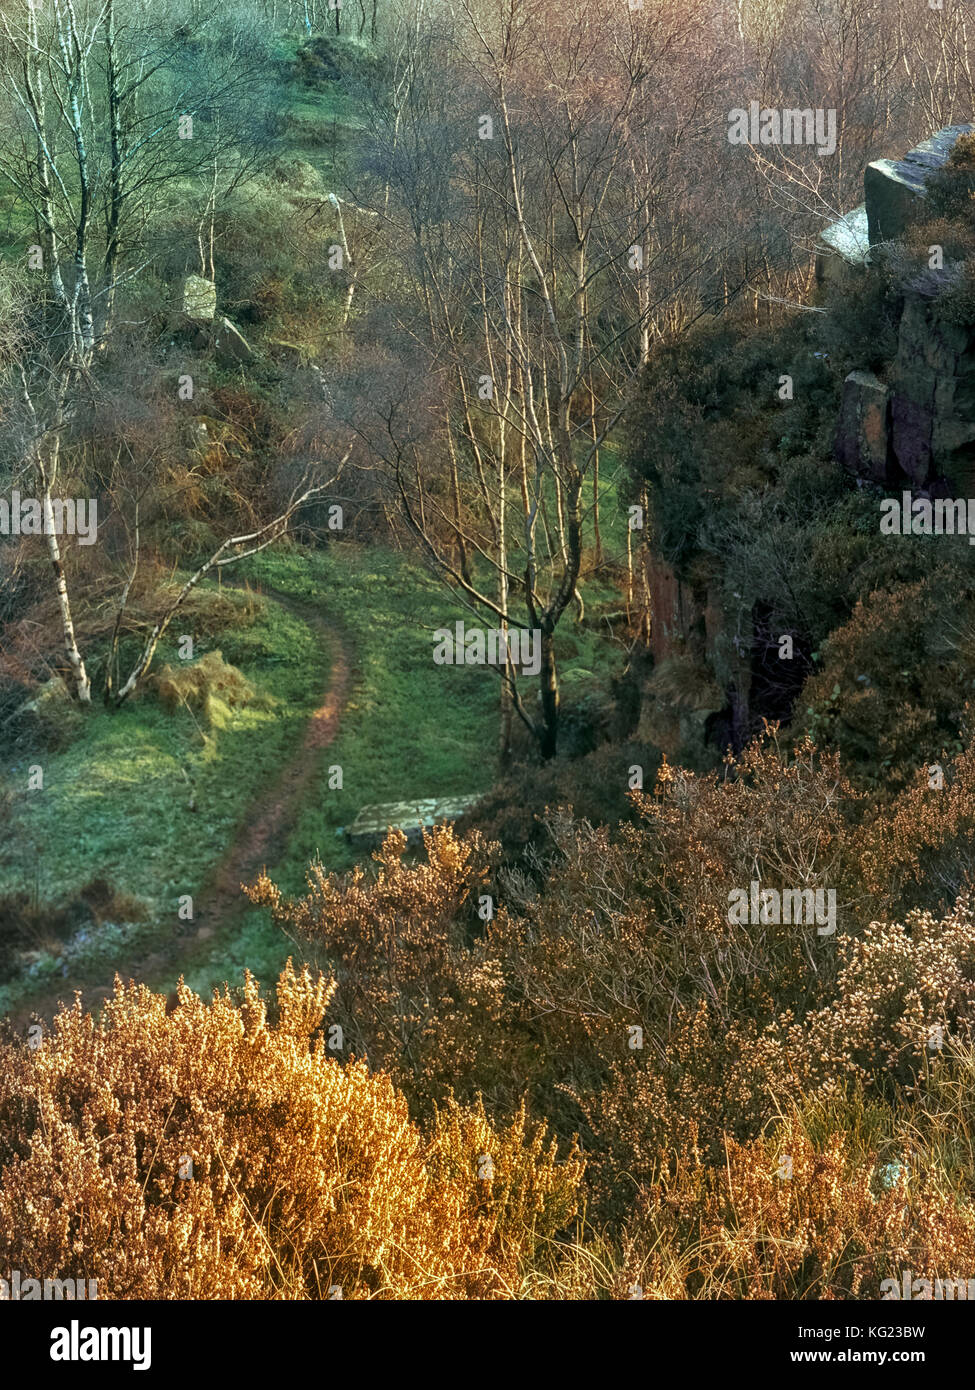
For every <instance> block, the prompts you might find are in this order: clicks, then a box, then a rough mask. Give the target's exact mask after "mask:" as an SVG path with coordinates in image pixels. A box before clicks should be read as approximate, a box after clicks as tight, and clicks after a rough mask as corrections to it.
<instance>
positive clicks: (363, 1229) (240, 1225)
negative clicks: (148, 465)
mask: <svg viewBox="0 0 975 1390" xmlns="http://www.w3.org/2000/svg"><path fill="white" fill-rule="evenodd" d="M973 767H975V759H973V755H972V752H971V751H970V750H969V751H966V752H964V753H963V754H962V755H961V756H960V757H958V758H956V759H955V761H954V762H953V763H949V762H947V761H946V765H945V774H946V783H945V787H944V788H943V789H942V791H941V792H936V791H932V790H930V789H929V788H928V787H927V783H926V780H925V781H924V783H923V784H922V783H920V782H919V783H918V785H917V786H914V785H910V786H907V787H906V788H905V790H904V791H903V792H901V793H900V794H899V796H897V797H895V798H894V799H893V801H888V802H887V803H886V804H883V805H879V804H878V803H877V802H876V801H871V800H870V799H869V798H868V797H867V796H866V794H865V793H863V792H855V791H854V790H853V789H852V788H851V787H850V786H849V785H848V783H847V782H846V780H845V778H844V776H843V773H842V771H841V768H840V766H839V764H838V762H837V759H836V758H835V757H833V756H829V755H819V754H818V753H817V752H816V750H815V749H814V748H813V746H812V745H811V743H809V742H808V741H805V742H801V743H800V744H799V745H798V746H797V747H796V748H794V749H793V750H792V751H791V753H789V754H786V752H785V751H784V750H783V749H782V748H781V747H780V746H779V743H778V740H777V735H776V731H775V730H774V729H770V730H768V732H767V735H766V737H765V738H764V739H762V740H761V741H759V742H757V743H756V744H755V745H753V746H752V747H751V748H749V749H747V750H746V752H745V753H744V754H743V755H742V756H741V757H740V758H739V759H737V760H729V761H728V763H727V764H726V766H725V768H724V770H723V772H722V773H721V774H710V775H707V776H700V777H696V776H693V775H692V774H690V773H688V772H686V771H683V770H681V769H678V768H673V767H670V766H669V765H667V764H666V763H665V764H664V765H663V767H662V769H661V772H660V776H659V778H658V782H657V785H656V787H655V789H654V792H653V794H652V795H643V794H634V795H633V798H632V800H633V805H634V811H635V819H634V822H633V823H631V824H629V825H621V826H619V827H617V828H616V829H613V830H611V829H607V828H605V827H595V826H593V825H591V824H589V823H588V822H586V821H581V820H578V819H576V818H575V817H573V815H572V813H571V811H570V810H568V809H565V808H563V809H556V810H552V811H550V812H547V813H546V819H545V825H546V829H547V834H548V843H547V849H546V850H545V851H544V852H535V851H533V852H532V854H531V855H530V856H529V858H528V859H526V861H524V862H523V863H522V864H521V865H520V866H518V867H512V866H511V865H507V866H504V865H502V864H501V863H500V856H499V854H498V849H497V846H495V845H491V844H488V843H486V842H485V841H484V840H483V839H482V837H481V836H480V835H478V834H477V833H473V834H470V835H467V836H460V835H458V834H456V833H455V832H454V831H453V830H451V829H449V828H440V829H437V830H434V831H432V832H430V833H429V834H427V835H426V836H425V841H424V849H423V853H422V854H420V855H412V854H410V855H408V854H407V846H406V841H405V838H404V837H403V836H402V835H397V834H391V835H390V836H389V837H388V839H387V840H386V843H385V844H384V845H383V847H382V849H381V850H379V851H378V852H377V853H376V855H375V856H374V857H375V861H376V862H375V866H374V869H373V870H372V871H371V872H366V871H365V870H363V869H357V870H356V871H355V872H353V873H352V874H351V875H349V876H348V877H347V878H344V879H343V878H339V877H336V876H334V875H329V874H327V873H326V872H325V871H324V870H323V869H322V867H321V866H320V865H315V866H312V868H311V870H310V872H309V876H308V891H307V893H306V894H305V895H304V896H303V897H301V898H300V899H296V900H289V899H286V898H285V897H284V896H283V895H282V894H281V893H280V891H279V890H278V888H277V887H276V886H275V884H274V883H273V882H271V880H270V879H269V878H267V877H266V876H263V877H262V878H261V879H260V880H259V881H258V882H257V883H256V884H254V885H253V886H252V887H251V888H250V889H249V890H248V891H249V894H250V897H251V899H252V901H254V902H256V903H260V904H262V905H264V906H266V907H268V908H269V909H270V911H271V914H272V917H273V919H274V920H275V922H276V923H277V924H278V925H279V926H280V927H281V928H282V929H283V930H284V931H286V932H287V933H288V934H289V935H290V936H291V937H292V939H293V940H295V941H296V942H297V943H298V944H299V945H300V946H301V947H302V949H303V950H305V951H306V952H307V954H308V957H309V960H310V962H311V964H310V965H309V966H308V967H306V968H305V969H304V971H303V972H302V973H301V974H295V973H294V972H293V971H292V970H291V968H290V967H289V969H288V971H286V972H285V974H284V975H283V976H282V979H281V981H280V983H279V986H278V999H277V1006H276V1010H275V1013H274V1019H273V1021H272V1022H269V1020H268V1016H267V1013H266V1008H265V1004H264V1003H263V1002H262V1000H261V998H260V996H259V993H258V989H257V986H256V985H255V983H254V982H253V981H252V980H248V983H247V985H246V988H245V990H244V997H243V1001H242V1002H241V1003H235V1002H233V1000H232V998H231V997H230V996H229V995H227V994H225V995H224V996H223V997H219V998H216V999H214V1001H213V1002H212V1003H209V1004H206V1003H203V1002H202V1001H201V1000H199V999H197V998H196V997H194V996H193V995H192V994H191V993H189V992H188V991H187V990H185V989H183V990H181V991H180V996H179V999H180V1002H179V1006H178V1008H176V1009H175V1011H173V1012H172V1013H171V1014H167V1013H166V1009H165V1004H164V1001H163V1000H162V999H160V998H157V997H155V996H153V995H152V994H150V993H148V992H147V991H146V990H144V989H140V988H137V987H135V986H129V987H125V988H123V987H122V986H121V985H119V987H118V989H117V992H116V996H115V998H114V1000H113V1001H112V1002H111V1003H110V1005H109V1006H108V1008H107V1009H106V1011H105V1016H104V1018H103V1019H102V1020H101V1021H100V1022H98V1023H95V1022H93V1021H92V1019H91V1018H89V1017H87V1016H85V1015H83V1014H82V1013H81V1011H80V1009H78V1008H75V1009H73V1010H68V1011H65V1012H64V1013H62V1014H61V1016H60V1018H59V1019H58V1021H57V1027H56V1029H55V1032H54V1033H53V1034H52V1035H51V1036H50V1037H49V1038H47V1039H46V1040H45V1044H44V1047H43V1048H42V1050H41V1051H39V1052H37V1053H31V1052H29V1051H28V1050H27V1049H26V1047H24V1046H22V1045H14V1044H9V1045H7V1046H5V1047H4V1049H3V1057H2V1059H0V1062H2V1068H0V1232H2V1234H0V1259H2V1260H4V1261H6V1262H7V1263H9V1264H10V1265H11V1266H14V1267H19V1268H21V1269H23V1270H31V1269H41V1270H50V1271H54V1272H57V1273H60V1274H61V1275H71V1274H74V1275H77V1276H84V1277H97V1278H99V1280H101V1281H103V1285H104V1288H105V1290H106V1291H111V1292H113V1293H116V1294H118V1295H120V1296H136V1295H142V1296H149V1297H151V1296H154V1295H158V1296H167V1297H204V1298H205V1297H219V1296H226V1297H239V1298H245V1297H289V1298H303V1297H312V1298H316V1297H326V1296H328V1291H329V1289H330V1288H331V1287H332V1286H333V1285H336V1284H340V1285H341V1286H342V1289H343V1294H344V1296H345V1297H347V1298H350V1297H391V1298H512V1297H515V1298H526V1297H527V1298H536V1299H548V1298H564V1299H582V1298H592V1297H612V1298H629V1297H632V1296H633V1287H634V1285H637V1286H638V1287H639V1288H640V1289H642V1290H643V1296H645V1297H656V1298H868V1297H876V1296H877V1293H878V1290H879V1287H880V1283H881V1281H882V1280H883V1279H885V1278H896V1277H898V1274H899V1271H900V1270H901V1269H902V1268H910V1269H911V1270H912V1271H913V1273H914V1275H915V1276H917V1277H941V1278H961V1277H964V1278H968V1277H972V1276H975V1211H973V1205H972V1192H973V1191H975V1101H973V1099H972V1097H973V1096H975V1060H973V1058H975V1040H973V1038H972V1022H973V1020H975V909H973V900H972V898H971V897H970V896H969V893H968V890H967V887H966V884H967V875H968V865H969V862H970V856H971V839H972V828H973V824H975V822H973V812H972V806H973V804H975V800H973V792H972V787H973V786H975V773H973V770H972V769H973ZM939 797H940V798H941V799H940V800H937V799H936V798H939ZM753 879H758V880H759V881H761V882H762V884H763V885H768V886H775V887H786V886H788V887H793V888H806V887H808V888H835V889H836V891H837V899H838V930H837V932H836V934H835V936H819V935H818V934H817V931H816V927H815V924H811V925H807V926H802V925H791V926H789V925H785V926H774V925H762V924H750V925H749V924H745V925H740V926H739V925H734V926H733V925H730V924H729V923H728V920H727V907H728V893H729V890H730V889H731V888H732V887H745V888H747V885H748V884H749V883H750V882H751V881H752V880H753ZM484 893H490V894H491V896H492V897H493V899H494V902H495V904H496V910H495V913H494V916H493V918H492V920H490V921H489V922H486V923H485V922H482V921H481V920H480V919H479V917H478V915H477V904H478V901H479V899H480V898H481V896H482V895H483V894H484ZM322 965H324V966H326V967H327V971H328V977H326V976H325V975H323V974H321V973H320V970H319V967H320V966H322ZM333 974H334V980H333V979H332V978H331V975H333ZM334 1024H340V1025H341V1027H342V1029H343V1030H344V1035H345V1038H344V1042H345V1046H344V1048H343V1049H342V1051H341V1052H340V1053H334V1054H333V1053H332V1052H330V1051H329V1050H328V1047H327V1045H326V1042H325V1041H323V1039H324V1038H325V1037H326V1036H327V1035H326V1033H325V1031H324V1030H325V1029H327V1028H331V1027H332V1026H333V1025H334ZM634 1029H639V1030H641V1032H640V1033H639V1034H635V1033H634ZM634 1042H636V1043H640V1044H642V1045H636V1046H634V1045H633V1044H634ZM576 1133H578V1134H579V1135H580V1143H581V1147H582V1149H583V1150H584V1151H585V1155H586V1166H585V1172H583V1167H582V1157H581V1152H580V1149H579V1148H578V1147H577V1145H576V1141H575V1137H574V1136H575V1135H576ZM184 1154H186V1155H189V1156H190V1157H191V1158H192V1159H193V1163H194V1177H193V1180H192V1181H185V1180H182V1179H180V1178H179V1177H178V1176H177V1174H178V1168H179V1163H180V1159H181V1156H182V1155H184ZM783 1157H788V1158H789V1159H790V1160H791V1176H780V1171H781V1170H782V1159H783ZM485 1160H488V1162H487V1164H485ZM891 1165H896V1167H892V1166H891ZM885 1170H886V1171H887V1172H888V1173H891V1172H893V1173H895V1174H896V1177H895V1178H894V1179H893V1180H891V1181H885V1180H884V1177H883V1174H884V1171H885ZM0 1267H2V1266H0Z"/></svg>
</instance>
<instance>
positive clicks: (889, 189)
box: [863, 125, 975, 246]
mask: <svg viewBox="0 0 975 1390" xmlns="http://www.w3.org/2000/svg"><path fill="white" fill-rule="evenodd" d="M973 130H975V126H972V125H953V126H946V127H945V128H944V129H943V130H939V131H937V132H936V133H935V134H934V135H932V136H931V137H930V139H928V140H925V141H923V143H922V144H920V145H917V146H915V148H914V149H913V150H909V151H908V153H907V154H906V155H904V156H903V158H902V159H875V160H874V162H873V163H872V164H868V165H867V168H866V171H865V173H864V176H863V191H864V195H865V198H866V209H867V230H868V234H869V238H870V245H871V246H876V245H877V243H878V242H881V241H898V240H900V239H901V238H902V237H903V236H904V233H905V232H906V231H907V229H908V228H909V227H910V226H911V224H912V223H914V222H917V221H919V220H920V219H921V218H923V216H924V202H925V199H926V197H927V192H926V189H925V183H926V181H927V178H928V176H929V175H930V174H932V173H934V171H935V170H936V169H940V168H941V167H942V166H943V165H944V164H945V162H946V161H947V159H948V156H949V155H950V154H951V151H952V149H953V148H954V146H955V142H956V141H957V139H958V137H959V136H960V135H970V134H971V133H972V131H973Z"/></svg>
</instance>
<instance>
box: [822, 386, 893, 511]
mask: <svg viewBox="0 0 975 1390" xmlns="http://www.w3.org/2000/svg"><path fill="white" fill-rule="evenodd" d="M888 416H889V392H888V389H887V387H886V386H885V385H884V383H883V382H882V381H881V380H880V378H879V377H876V376H874V374H873V372H851V373H850V374H849V376H848V377H847V378H846V380H845V381H844V383H843V400H842V404H841V406H840V417H839V421H838V422H837V429H836V441H835V444H834V452H835V454H836V457H837V459H838V460H839V462H840V463H842V465H843V467H844V468H848V469H849V470H850V472H851V473H855V474H856V475H857V476H858V477H865V478H869V479H870V480H871V481H872V482H875V483H881V484H885V483H887V482H888V475H889V465H888V455H889V446H890V436H889V430H888Z"/></svg>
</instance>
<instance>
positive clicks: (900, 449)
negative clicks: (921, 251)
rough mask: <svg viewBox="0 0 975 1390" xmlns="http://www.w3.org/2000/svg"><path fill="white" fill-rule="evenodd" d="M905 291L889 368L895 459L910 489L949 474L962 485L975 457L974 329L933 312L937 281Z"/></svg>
mask: <svg viewBox="0 0 975 1390" xmlns="http://www.w3.org/2000/svg"><path fill="white" fill-rule="evenodd" d="M939 278H940V279H941V282H942V283H941V290H942V292H943V290H944V288H946V286H945V284H944V280H945V279H946V278H950V273H946V275H945V276H942V277H935V276H933V275H929V276H926V277H925V278H924V281H923V282H922V283H918V284H915V286H913V287H912V289H911V290H910V291H909V293H908V295H907V296H906V299H905V303H904V311H903V313H902V315H901V319H900V325H899V328H898V334H897V354H896V356H895V358H894V361H893V363H892V364H891V367H890V371H889V373H888V378H889V388H890V432H891V446H892V450H893V455H894V458H895V459H896V461H897V464H898V466H899V468H900V470H901V472H902V473H903V474H904V475H905V476H906V478H907V479H908V480H909V481H910V483H911V484H913V485H914V486H915V487H928V486H930V485H931V484H932V483H933V482H935V481H936V480H938V479H949V480H950V481H951V482H952V483H953V484H954V485H955V486H956V487H959V488H960V487H961V486H962V485H963V484H964V483H965V482H966V481H967V479H968V478H969V475H970V473H971V470H972V460H973V458H975V330H973V329H971V328H968V327H965V326H963V325H961V324H956V323H952V322H949V321H947V320H946V318H945V316H944V315H943V314H941V313H939V312H938V297H939V296H938V293H937V289H938V284H937V282H938V279H939Z"/></svg>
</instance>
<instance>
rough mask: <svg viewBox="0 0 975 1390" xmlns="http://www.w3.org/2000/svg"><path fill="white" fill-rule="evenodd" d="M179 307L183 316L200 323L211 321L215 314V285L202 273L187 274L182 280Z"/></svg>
mask: <svg viewBox="0 0 975 1390" xmlns="http://www.w3.org/2000/svg"><path fill="white" fill-rule="evenodd" d="M180 307H181V309H182V312H183V314H184V316H185V317H186V318H188V319H193V320H194V321H199V322H201V323H209V322H212V320H213V319H214V318H216V314H217V286H216V284H215V283H214V281H213V280H205V279H204V278H203V276H202V275H187V277H186V279H185V280H184V281H183V291H182V299H181V306H180Z"/></svg>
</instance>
